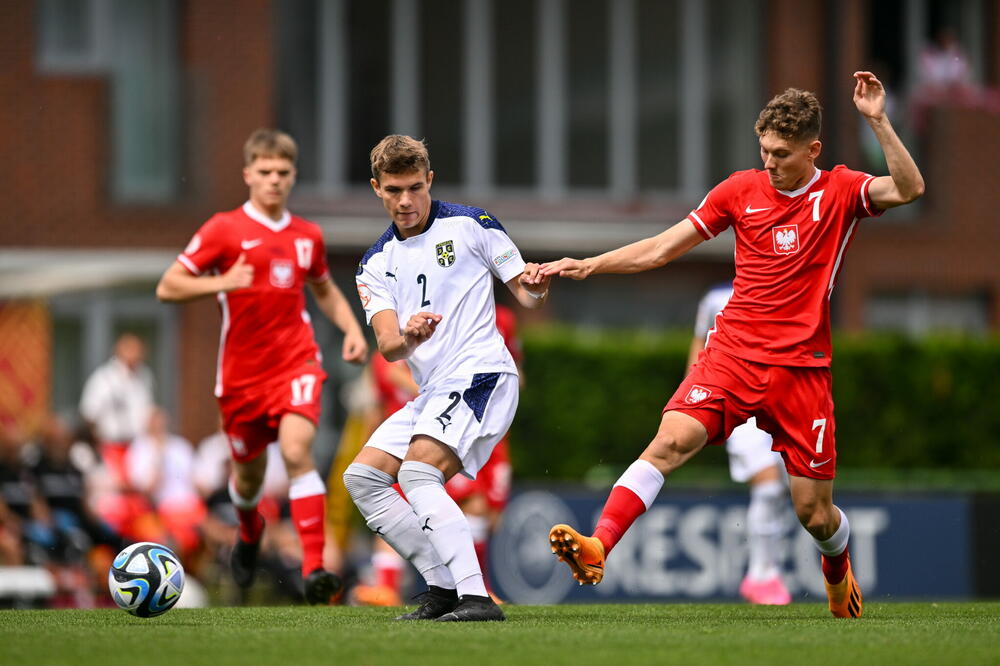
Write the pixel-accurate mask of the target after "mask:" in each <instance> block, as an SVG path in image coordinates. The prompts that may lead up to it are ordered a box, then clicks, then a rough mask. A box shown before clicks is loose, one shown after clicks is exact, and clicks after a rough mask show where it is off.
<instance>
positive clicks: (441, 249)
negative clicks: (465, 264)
mask: <svg viewBox="0 0 1000 666" xmlns="http://www.w3.org/2000/svg"><path fill="white" fill-rule="evenodd" d="M434 254H435V255H437V260H438V265H439V266H441V267H442V268H448V267H449V266H451V265H452V264H453V263H455V243H454V242H453V241H450V240H449V241H445V242H443V243H438V244H437V245H435V246H434Z"/></svg>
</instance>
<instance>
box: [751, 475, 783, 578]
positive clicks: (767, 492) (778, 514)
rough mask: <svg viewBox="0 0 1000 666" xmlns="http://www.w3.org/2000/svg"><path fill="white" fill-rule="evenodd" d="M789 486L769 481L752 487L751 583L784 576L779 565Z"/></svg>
mask: <svg viewBox="0 0 1000 666" xmlns="http://www.w3.org/2000/svg"><path fill="white" fill-rule="evenodd" d="M786 496H787V493H786V491H785V484H784V483H782V482H781V481H765V482H764V483H759V484H757V485H754V486H751V487H750V506H749V507H747V545H748V546H749V550H750V566H749V568H748V570H747V576H748V577H749V578H750V580H754V581H762V580H770V579H771V578H774V577H775V576H777V575H779V574H780V573H781V568H780V567H779V566H778V557H779V552H778V551H779V545H780V541H781V534H782V533H783V532H784V530H785V521H784V517H785V510H784V509H785V505H786V503H787V500H785V497H786Z"/></svg>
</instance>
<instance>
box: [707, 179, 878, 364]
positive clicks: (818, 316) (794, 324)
mask: <svg viewBox="0 0 1000 666" xmlns="http://www.w3.org/2000/svg"><path fill="white" fill-rule="evenodd" d="M873 179H874V176H871V175H869V174H866V173H861V172H859V171H852V170H850V169H848V168H847V167H845V166H843V165H839V166H836V167H834V168H833V169H832V170H831V171H821V170H820V169H816V171H815V173H814V174H813V177H812V179H811V180H810V181H809V182H808V183H807V184H806V185H805V186H803V187H801V188H800V189H798V190H795V191H794V192H787V191H784V190H777V189H775V188H774V187H773V186H772V185H771V184H770V181H769V180H768V175H767V172H766V171H761V170H758V169H752V170H749V171H738V172H736V173H734V174H733V175H732V176H730V177H729V178H727V179H726V180H724V181H723V182H722V183H720V184H719V185H717V186H716V187H715V188H714V189H712V191H711V192H709V193H708V196H707V197H705V200H704V201H702V202H701V205H700V206H698V208H696V209H695V210H694V211H692V212H691V214H690V215H688V220H690V221H691V223H692V224H693V225H694V226H695V229H697V230H698V233H700V234H701V235H702V236H703V237H704V238H705V239H706V240H707V239H710V238H714V237H715V236H717V235H718V234H719V233H721V232H722V231H724V230H725V229H726V228H727V227H730V226H731V227H733V232H734V233H735V234H736V278H735V279H734V280H733V296H732V298H730V299H729V302H728V303H727V304H726V307H725V308H724V309H723V310H722V312H720V313H719V314H718V315H717V316H716V319H715V327H714V329H712V330H710V331H709V336H708V343H707V344H706V347H712V348H715V349H719V350H721V351H724V352H726V353H728V354H732V355H733V356H736V357H738V358H742V359H745V360H748V361H755V362H758V363H766V364H769V365H785V366H808V367H828V366H829V365H830V354H831V351H832V350H831V343H830V294H831V293H832V292H833V287H834V285H835V284H836V280H837V274H838V273H839V272H840V269H841V267H842V266H843V262H844V254H845V252H846V251H847V248H848V246H849V245H850V244H851V239H852V238H853V236H854V232H855V230H856V228H857V223H858V220H859V219H861V218H864V217H870V216H877V215H881V214H882V211H881V210H879V209H878V208H876V207H875V206H874V205H873V204H872V203H871V201H870V200H869V198H868V188H869V186H870V185H871V182H872V180H873Z"/></svg>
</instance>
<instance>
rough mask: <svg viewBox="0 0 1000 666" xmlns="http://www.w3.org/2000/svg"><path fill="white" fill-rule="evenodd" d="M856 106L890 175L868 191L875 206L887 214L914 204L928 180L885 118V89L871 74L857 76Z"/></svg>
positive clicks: (876, 181) (876, 182)
mask: <svg viewBox="0 0 1000 666" xmlns="http://www.w3.org/2000/svg"><path fill="white" fill-rule="evenodd" d="M854 78H855V80H856V81H857V84H856V85H855V87H854V105H855V106H856V107H858V111H860V112H861V115H862V116H864V117H865V120H867V121H868V125H869V126H870V127H871V128H872V131H873V132H875V137H876V138H877V139H878V142H879V145H880V146H882V152H883V153H885V161H886V164H888V165H889V175H888V176H880V177H878V178H876V179H875V180H873V181H872V183H871V185H869V187H868V196H869V198H870V199H871V202H872V204H874V205H875V206H877V207H878V208H881V209H883V210H885V209H886V208H893V207H894V206H902V205H903V204H908V203H910V202H911V201H914V200H916V199H918V198H920V196H921V195H922V194H923V193H924V178H923V176H921V175H920V169H918V168H917V163H916V162H914V161H913V158H912V157H911V156H910V153H909V151H907V150H906V146H904V145H903V142H902V141H900V139H899V136H898V135H897V134H896V131H895V130H894V129H893V128H892V123H890V122H889V117H888V116H887V115H886V114H885V88H883V87H882V82H881V81H879V80H878V79H877V78H875V75H874V74H872V73H871V72H854Z"/></svg>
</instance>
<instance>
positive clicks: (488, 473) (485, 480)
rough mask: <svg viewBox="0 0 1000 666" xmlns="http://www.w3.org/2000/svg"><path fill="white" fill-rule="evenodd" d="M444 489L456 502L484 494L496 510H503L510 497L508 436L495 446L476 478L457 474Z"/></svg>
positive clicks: (488, 502)
mask: <svg viewBox="0 0 1000 666" xmlns="http://www.w3.org/2000/svg"><path fill="white" fill-rule="evenodd" d="M444 489H445V490H447V491H448V495H450V496H451V498H452V499H453V500H455V501H456V502H461V501H462V500H464V499H466V498H468V497H471V496H472V495H476V494H482V495H483V496H484V497H485V498H486V503H487V504H488V505H489V507H490V508H491V509H493V510H494V511H502V510H503V508H504V507H505V506H507V499H508V498H509V497H510V453H509V451H508V446H507V438H506V437H504V438H503V439H501V440H500V441H499V442H497V445H496V446H495V447H494V448H493V453H492V454H490V459H489V460H487V461H486V464H485V465H483V468H482V469H481V470H479V474H477V475H476V478H475V480H472V479H470V478H469V477H467V476H464V475H462V474H456V475H455V476H453V477H451V479H449V480H448V483H446V484H445V486H444Z"/></svg>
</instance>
